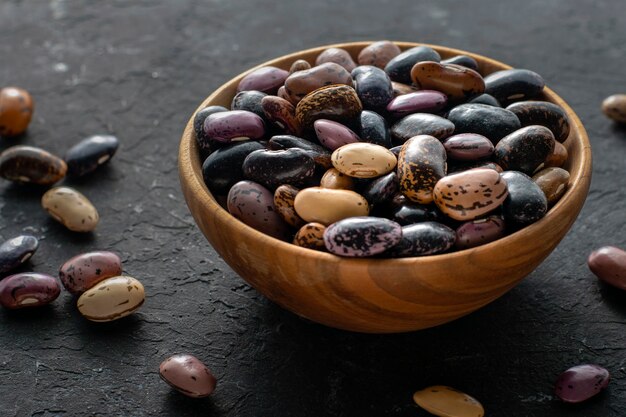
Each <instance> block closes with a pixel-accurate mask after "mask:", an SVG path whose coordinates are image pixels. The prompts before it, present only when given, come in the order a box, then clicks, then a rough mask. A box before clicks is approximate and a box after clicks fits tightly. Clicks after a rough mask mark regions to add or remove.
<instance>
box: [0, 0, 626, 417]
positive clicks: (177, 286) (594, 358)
mask: <svg viewBox="0 0 626 417" xmlns="http://www.w3.org/2000/svg"><path fill="white" fill-rule="evenodd" d="M378 39H392V40H405V41H417V42H426V43H435V44H441V45H448V46H452V47H457V48H461V49H467V50H471V51H475V52H477V53H480V54H483V55H487V56H491V57H494V58H496V59H498V60H501V61H504V62H507V63H509V64H511V65H514V66H518V67H525V68H529V69H532V70H535V71H537V72H539V73H540V74H542V75H543V76H544V78H545V79H546V80H547V82H548V84H549V86H550V87H552V88H553V89H555V90H556V92H557V93H558V94H560V95H561V96H562V97H563V98H564V99H565V100H566V101H568V102H569V103H570V104H571V105H572V106H573V108H574V109H575V111H577V112H578V114H579V116H580V117H581V119H582V121H583V123H584V124H585V126H586V127H587V130H588V132H589V135H590V138H591V142H592V146H593V152H594V173H593V175H594V176H593V183H592V188H591V191H590V193H589V197H588V199H587V203H586V205H585V207H584V209H583V211H582V213H581V215H580V217H579V219H578V221H577V222H576V224H575V225H574V227H573V228H572V230H571V232H570V233H569V234H568V235H567V237H566V238H565V239H564V240H563V242H562V243H561V244H560V246H559V247H558V248H557V249H556V250H555V251H554V253H553V254H552V255H551V256H550V257H549V258H548V259H547V260H546V261H545V262H544V263H543V264H542V265H541V266H540V267H539V268H538V269H537V270H536V271H535V272H534V273H532V274H531V275H530V276H529V277H528V278H527V279H525V280H524V281H523V282H522V283H521V284H520V285H519V286H517V287H516V288H515V289H513V290H512V291H511V292H510V293H508V294H507V295H505V296H504V297H502V298H501V299H499V300H497V301H496V302H494V303H493V304H491V305H489V306H487V307H485V308H483V309H482V310H480V311H478V312H476V313H474V314H472V315H470V316H468V317H466V318H463V319H461V320H458V321H456V322H453V323H451V324H448V325H445V326H441V327H438V328H434V329H430V330H425V331H421V332H415V333H410V334H401V335H387V336H376V335H361V334H352V333H347V332H342V331H338V330H333V329H329V328H325V327H322V326H319V325H316V324H312V323H309V322H307V321H304V320H302V319H300V318H298V317H296V316H294V315H292V314H291V313H289V312H286V311H283V310H282V309H280V308H279V307H277V306H275V305H274V304H272V303H271V302H269V301H267V300H266V299H265V298H264V297H262V296H260V295H259V294H258V293H257V292H256V291H254V290H253V289H251V288H250V287H248V286H247V285H246V284H245V283H244V282H243V281H242V280H241V279H240V278H239V277H238V276H237V275H236V274H235V273H233V272H232V271H231V270H230V269H229V267H228V266H227V265H225V263H224V262H223V261H222V260H221V259H220V258H219V257H218V256H216V254H215V253H214V251H213V250H212V249H211V247H210V246H209V244H208V243H207V242H206V241H205V239H204V238H203V236H202V235H201V233H200V232H199V230H198V229H197V228H196V227H195V226H194V223H193V220H192V218H191V216H190V215H189V212H188V210H187V207H186V206H185V203H184V201H183V198H182V194H181V192H180V190H179V185H178V174H177V169H176V163H177V160H176V157H177V146H178V140H179V137H180V134H181V132H182V130H183V127H184V125H185V123H186V122H187V120H188V118H189V116H190V115H191V113H192V112H193V111H194V109H195V108H196V107H197V106H198V104H199V103H200V102H201V101H202V100H203V99H204V98H205V97H206V96H207V95H208V94H209V93H210V92H211V91H212V90H213V89H215V88H216V87H218V86H219V85H220V84H221V83H223V82H225V81H226V80H228V79H229V78H230V77H231V76H233V75H235V74H237V73H239V72H241V71H242V70H244V69H246V68H249V67H250V66H252V65H256V64H258V63H260V62H262V61H264V60H267V59H270V58H274V57H277V56H279V55H282V54H285V53H288V52H293V51H296V50H298V49H302V48H308V47H313V46H317V45H323V44H328V43H332V42H338V41H348V40H378ZM0 41H1V42H0V85H3V86H4V85H17V86H21V87H23V88H26V89H28V90H29V91H30V92H31V93H32V95H33V96H34V99H35V101H36V110H35V117H34V120H33V122H32V124H31V127H30V129H29V132H28V134H27V135H26V136H25V137H23V138H20V139H17V140H3V141H2V143H1V144H0V149H4V148H6V147H8V146H11V145H14V144H18V143H19V144H32V145H37V146H41V147H44V148H46V149H48V150H50V151H52V152H55V153H58V154H61V155H62V154H63V153H64V152H65V150H66V149H67V148H69V147H70V145H72V144H74V143H75V142H77V141H78V140H80V139H81V138H83V137H85V136H87V135H91V134H94V133H100V132H106V133H111V134H115V135H117V136H118V137H119V138H120V140H121V143H122V144H121V148H120V150H119V152H118V154H117V156H116V157H115V158H114V159H113V160H112V162H111V164H110V165H109V166H108V167H106V168H104V169H102V170H100V171H99V172H97V173H95V174H94V175H92V176H90V177H88V178H84V179H82V180H80V181H73V182H66V183H67V184H70V185H72V186H74V187H76V188H77V189H79V190H80V191H82V192H83V193H84V194H86V195H87V196H88V197H89V198H90V199H91V200H92V201H93V202H94V203H95V205H96V206H97V207H98V209H99V210H100V214H101V224H100V226H99V227H98V229H97V231H96V232H95V233H93V234H92V235H84V236H83V235H76V234H72V233H70V232H67V231H66V230H64V229H63V228H62V227H61V226H60V225H58V224H57V223H55V222H54V221H53V220H51V219H50V218H48V216H47V215H46V214H45V213H44V212H43V210H42V209H41V208H40V205H39V199H40V196H41V194H42V190H41V189H37V188H31V187H19V186H15V185H12V184H9V183H8V182H6V181H2V182H0V213H1V215H0V237H1V238H2V239H6V238H9V237H12V236H14V235H18V234H20V233H23V232H28V233H32V234H34V235H35V236H37V237H39V238H40V239H42V240H41V246H40V249H39V251H38V252H37V254H36V255H35V256H34V257H33V259H32V261H31V262H30V263H29V264H28V265H26V266H25V267H24V268H23V270H34V271H38V272H46V273H52V274H54V273H55V272H56V271H57V269H58V267H59V266H60V265H61V264H62V263H63V262H64V261H65V260H66V259H67V258H69V257H70V256H73V255H74V254H76V253H79V252H84V251H89V250H95V249H110V250H115V251H118V252H119V253H120V254H121V255H122V258H123V261H124V269H125V271H126V272H127V273H128V274H131V275H133V276H135V277H136V278H138V279H140V280H141V281H142V282H143V283H144V285H145V287H146V291H147V301H146V304H145V305H144V307H143V308H142V309H141V310H140V311H139V312H138V313H137V314H135V315H133V316H131V317H129V318H127V319H124V320H120V321H118V322H115V323H109V324H95V323H90V322H88V321H86V320H84V319H83V318H82V317H81V316H80V314H79V313H78V312H77V310H76V308H75V305H74V300H73V299H72V297H71V296H70V295H69V293H67V292H63V293H62V295H61V296H60V297H59V299H58V300H57V301H56V302H55V303H54V304H52V305H51V306H49V307H46V308H43V309H38V310H36V311H35V310H33V311H21V312H7V311H0V416H3V417H4V416H40V417H44V416H45V417H50V416H64V417H65V416H152V415H154V416H166V415H167V416H181V417H182V416H242V417H244V416H276V417H280V416H297V417H300V416H302V417H308V416H312V417H313V416H314V417H320V416H359V417H364V416H407V417H408V416H415V417H417V416H426V415H427V413H425V412H424V411H422V410H420V409H418V408H417V407H416V406H415V405H414V404H413V402H412V399H411V397H412V394H413V392H414V391H416V390H418V389H421V388H424V387H426V386H429V385H434V384H446V385H451V386H454V387H456V388H458V389H460V390H463V391H465V392H468V393H470V394H471V395H473V396H475V397H476V398H478V399H479V400H480V401H481V402H482V403H483V405H484V406H485V408H486V410H487V416H503V417H520V416H569V417H576V416H580V417H582V416H584V417H594V416H598V417H600V416H602V417H618V416H622V417H623V416H626V370H625V362H626V337H625V334H626V332H625V330H626V294H625V293H624V292H620V291H618V290H615V289H612V288H608V287H606V286H603V285H600V284H599V283H598V282H597V280H596V279H595V277H594V276H593V275H592V274H591V273H590V272H589V271H588V269H587V267H586V258H587V255H588V254H589V252H590V251H591V250H592V249H594V248H597V247H598V246H601V245H607V244H612V245H621V246H622V247H624V246H626V234H625V226H624V225H625V216H626V191H625V184H626V182H625V180H624V176H625V175H626V163H625V162H624V161H625V157H626V129H625V128H619V127H617V126H616V125H614V124H612V123H611V122H610V121H609V120H607V119H605V117H604V116H603V115H602V114H601V113H600V110H599V105H600V102H601V101H602V99H603V98H604V97H605V96H607V95H609V94H613V93H617V92H622V93H623V92H626V71H624V66H625V65H626V13H625V12H624V3H623V1H620V0H614V1H606V0H605V1H591V0H574V1H572V0H554V1H539V0H531V1H525V2H516V1H501V2H496V1H487V0H479V1H473V2H457V1H453V0H440V1H437V2H420V1H403V2H394V1H384V0H379V1H356V0H344V1H329V2H317V1H305V0H299V1H289V2H276V1H269V0H254V1H239V0H237V1H224V0H213V1H199V0H198V1H193V0H177V1H168V0H144V1H132V2H129V1H123V0H118V1H97V2H96V1H86V0H83V1H80V0H50V1H48V2H45V1H15V0H0ZM538 244H540V242H538ZM176 352H189V353H192V354H194V355H196V356H198V357H199V358H200V359H202V360H204V361H205V362H206V363H207V364H208V366H209V367H210V368H211V369H212V370H213V371H214V373H215V375H216V376H217V378H218V380H219V382H218V388H217V390H216V392H215V394H214V395H213V396H212V397H211V398H208V399H202V400H192V399H188V398H186V397H183V396H181V395H179V394H178V393H176V392H173V391H172V390H171V389H170V388H169V386H167V385H166V384H165V383H163V382H162V381H161V380H160V379H159V377H158V373H157V371H158V365H159V363H160V362H161V361H162V360H163V359H164V358H165V357H167V356H169V355H170V354H173V353H176ZM585 362H592V363H598V364H600V365H602V366H605V367H606V368H608V369H609V370H610V372H611V378H612V379H611V383H610V384H609V388H608V389H607V391H606V392H605V393H603V394H601V395H599V396H598V397H597V398H595V399H593V400H591V401H589V402H588V403H585V404H580V405H576V406H569V405H564V404H562V403H561V402H560V401H559V400H558V399H557V398H555V396H554V395H553V384H554V381H555V379H556V378H557V376H558V375H559V373H560V372H562V371H563V370H565V369H566V368H568V367H570V366H572V365H577V364H580V363H585Z"/></svg>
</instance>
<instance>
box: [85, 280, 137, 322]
mask: <svg viewBox="0 0 626 417" xmlns="http://www.w3.org/2000/svg"><path fill="white" fill-rule="evenodd" d="M144 300H145V292H144V288H143V285H142V284H141V282H139V281H138V280H136V279H135V278H133V277H129V276H123V275H122V276H117V277H111V278H107V279H105V280H102V281H100V282H98V283H97V284H96V285H94V286H93V287H91V288H90V289H88V290H87V291H85V292H84V293H83V294H82V295H81V296H80V297H79V298H78V301H77V302H76V306H77V307H78V311H80V314H82V315H83V317H85V318H86V319H88V320H91V321H96V322H105V321H113V320H117V319H121V318H122V317H126V316H128V315H130V314H132V313H134V312H135V311H136V310H137V309H138V308H139V307H141V306H142V305H143V303H144Z"/></svg>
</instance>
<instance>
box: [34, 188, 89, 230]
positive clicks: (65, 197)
mask: <svg viewBox="0 0 626 417" xmlns="http://www.w3.org/2000/svg"><path fill="white" fill-rule="evenodd" d="M41 206H42V207H43V208H44V210H46V211H47V212H48V214H50V216H52V218H54V219H55V220H57V221H58V222H60V223H61V224H63V226H65V227H67V228H68V229H69V230H71V231H72V232H91V231H92V230H94V229H95V228H96V226H97V225H98V222H99V221H100V215H99V214H98V210H96V208H95V207H94V205H93V204H92V203H91V201H89V199H87V197H85V196H84V195H83V194H81V193H80V192H78V191H76V190H75V189H73V188H70V187H55V188H52V189H50V190H48V191H46V193H45V194H44V195H43V196H42V197H41Z"/></svg>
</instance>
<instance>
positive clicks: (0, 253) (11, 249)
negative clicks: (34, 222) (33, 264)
mask: <svg viewBox="0 0 626 417" xmlns="http://www.w3.org/2000/svg"><path fill="white" fill-rule="evenodd" d="M38 247H39V240H37V238H36V237H34V236H30V235H21V236H17V237H14V238H12V239H9V240H7V241H5V242H3V243H2V245H0V274H6V273H7V272H9V271H11V270H13V269H15V268H17V267H18V266H20V265H22V264H23V263H24V262H26V261H27V260H29V259H30V258H31V257H32V256H33V254H34V253H35V252H36V251H37V248H38Z"/></svg>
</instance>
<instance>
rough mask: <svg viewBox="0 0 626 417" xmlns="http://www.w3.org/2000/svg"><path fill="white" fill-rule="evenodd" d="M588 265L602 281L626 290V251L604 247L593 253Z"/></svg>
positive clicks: (613, 247)
mask: <svg viewBox="0 0 626 417" xmlns="http://www.w3.org/2000/svg"><path fill="white" fill-rule="evenodd" d="M587 265H588V266H589V269H590V270H591V272H593V273H594V274H595V275H596V276H597V277H598V278H599V279H600V280H601V281H604V282H606V283H607V284H609V285H612V286H614V287H616V288H619V289H622V290H626V251H623V250H622V249H620V248H617V247H615V246H604V247H602V248H600V249H597V250H595V251H593V252H591V255H589V259H588V260H587Z"/></svg>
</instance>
